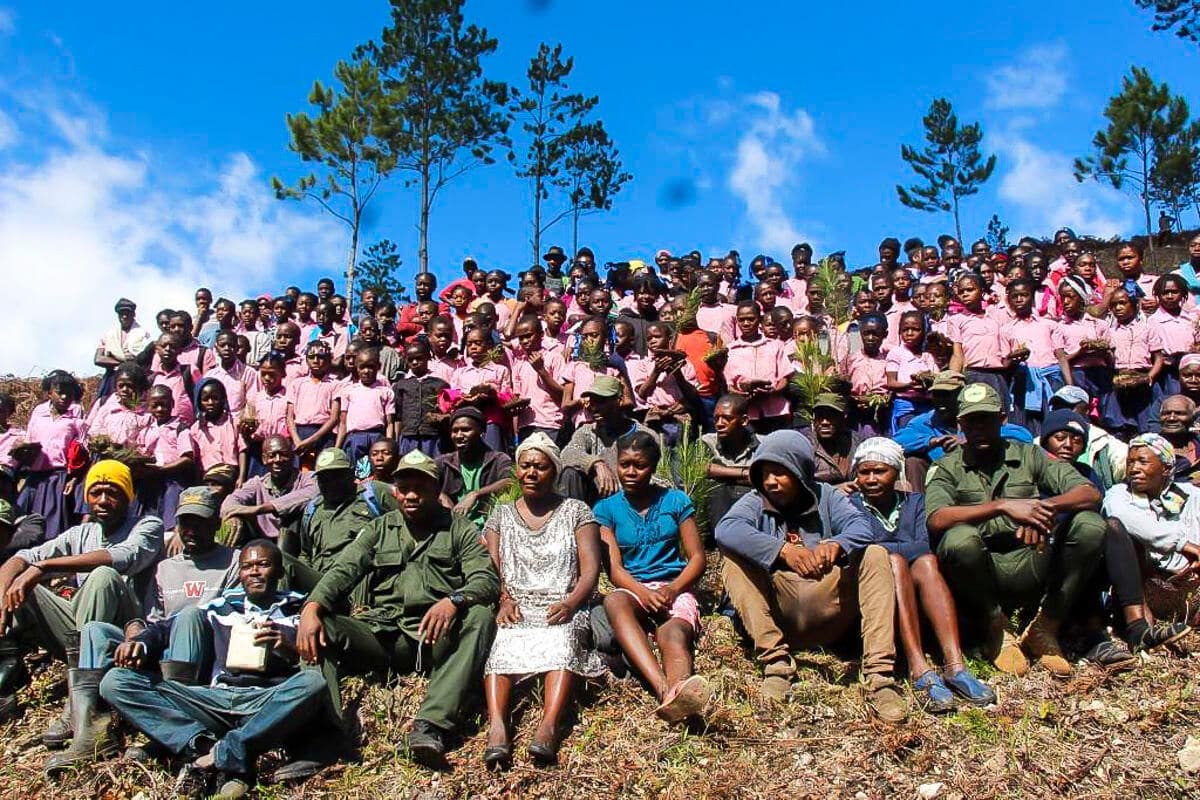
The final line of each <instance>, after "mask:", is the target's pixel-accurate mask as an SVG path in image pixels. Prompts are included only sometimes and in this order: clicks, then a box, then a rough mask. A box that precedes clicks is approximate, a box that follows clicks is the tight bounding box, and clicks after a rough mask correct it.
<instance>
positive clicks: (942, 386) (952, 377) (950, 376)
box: [929, 369, 967, 392]
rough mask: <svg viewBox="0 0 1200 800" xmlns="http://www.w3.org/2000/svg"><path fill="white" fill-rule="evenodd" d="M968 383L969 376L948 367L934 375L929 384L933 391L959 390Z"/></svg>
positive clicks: (930, 389)
mask: <svg viewBox="0 0 1200 800" xmlns="http://www.w3.org/2000/svg"><path fill="white" fill-rule="evenodd" d="M966 385H967V376H966V375H963V374H962V373H961V372H959V371H958V370H954V369H946V370H942V371H941V372H939V373H938V374H937V375H934V376H933V383H931V384H930V385H929V391H931V392H957V391H958V390H959V389H961V388H963V387H964V386H966Z"/></svg>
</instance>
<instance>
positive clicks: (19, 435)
mask: <svg viewBox="0 0 1200 800" xmlns="http://www.w3.org/2000/svg"><path fill="white" fill-rule="evenodd" d="M23 441H25V429H24V428H15V427H10V428H7V429H6V430H3V431H0V467H11V468H13V469H16V467H17V460H16V459H15V458H13V455H12V449H13V448H14V447H16V446H17V444H18V443H20V442H23Z"/></svg>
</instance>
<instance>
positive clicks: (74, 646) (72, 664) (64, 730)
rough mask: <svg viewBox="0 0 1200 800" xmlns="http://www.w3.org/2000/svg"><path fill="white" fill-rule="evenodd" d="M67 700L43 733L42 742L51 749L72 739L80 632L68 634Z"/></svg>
mask: <svg viewBox="0 0 1200 800" xmlns="http://www.w3.org/2000/svg"><path fill="white" fill-rule="evenodd" d="M65 649H66V659H67V702H66V703H64V704H63V710H62V713H61V714H59V715H58V718H57V719H55V720H54V721H53V722H51V723H50V724H49V725H48V726H47V727H46V730H45V732H44V733H42V744H44V745H46V747H48V748H49V749H51V750H60V749H62V748H64V747H66V746H67V743H68V742H70V741H71V672H72V671H73V670H74V669H75V668H76V667H78V666H79V634H78V633H73V634H69V635H68V636H67V644H66V648H65Z"/></svg>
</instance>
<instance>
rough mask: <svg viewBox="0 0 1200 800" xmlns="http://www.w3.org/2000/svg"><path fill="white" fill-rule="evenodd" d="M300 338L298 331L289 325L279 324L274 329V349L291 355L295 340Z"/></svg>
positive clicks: (294, 349) (293, 350)
mask: <svg viewBox="0 0 1200 800" xmlns="http://www.w3.org/2000/svg"><path fill="white" fill-rule="evenodd" d="M299 339H300V333H299V332H298V331H297V330H296V329H295V328H294V327H292V326H291V325H290V324H289V325H280V326H279V327H278V328H276V329H275V349H276V350H278V351H279V352H281V353H287V354H288V355H289V356H291V355H292V354H293V353H295V352H296V342H297V341H298V340H299Z"/></svg>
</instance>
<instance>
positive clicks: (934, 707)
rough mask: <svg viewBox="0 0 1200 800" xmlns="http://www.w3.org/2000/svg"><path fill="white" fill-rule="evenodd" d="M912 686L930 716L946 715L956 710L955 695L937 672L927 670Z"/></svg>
mask: <svg viewBox="0 0 1200 800" xmlns="http://www.w3.org/2000/svg"><path fill="white" fill-rule="evenodd" d="M912 685H913V690H914V691H915V692H916V694H917V700H918V702H919V703H920V704H921V707H922V708H924V709H925V710H926V711H927V712H929V713H930V714H945V713H946V712H948V711H953V710H954V706H955V702H954V693H953V692H951V691H950V689H949V687H947V686H946V684H945V682H944V681H943V680H942V676H941V675H938V674H937V671H935V670H932V669H930V670H926V671H925V672H923V673H922V674H921V676H920V677H919V678H917V679H916V680H915V681H913V682H912Z"/></svg>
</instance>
